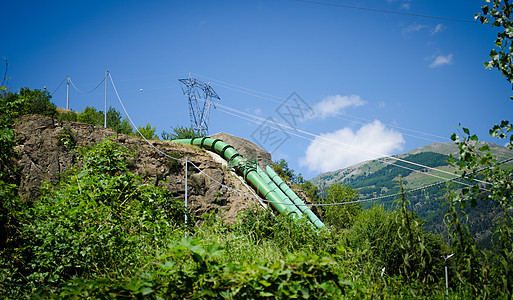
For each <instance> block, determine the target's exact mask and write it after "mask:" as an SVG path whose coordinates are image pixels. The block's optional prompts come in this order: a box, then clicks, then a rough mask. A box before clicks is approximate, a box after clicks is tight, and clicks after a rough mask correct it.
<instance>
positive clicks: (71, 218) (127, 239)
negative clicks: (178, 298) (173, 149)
mask: <svg viewBox="0 0 513 300" xmlns="http://www.w3.org/2000/svg"><path fill="white" fill-rule="evenodd" d="M129 156H130V153H129V152H128V151H127V150H126V149H124V148H122V147H120V146H118V145H117V144H115V143H114V142H112V141H104V142H102V143H100V144H98V145H97V146H95V147H92V148H91V149H86V150H83V151H82V153H81V159H80V163H81V165H80V167H75V168H73V169H72V170H71V171H70V172H69V174H67V176H66V177H65V178H64V179H63V180H62V181H61V182H60V183H59V184H58V185H46V186H45V187H44V188H43V196H42V197H41V200H40V201H37V202H35V203H34V205H33V207H32V208H31V209H29V210H27V211H26V212H25V213H24V215H23V220H24V225H23V226H22V228H21V231H22V239H23V242H24V248H23V253H22V255H23V260H24V264H23V266H20V269H19V272H20V273H21V274H22V275H23V278H24V279H26V280H27V281H28V283H30V284H37V285H48V284H52V285H55V284H60V283H62V282H63V281H64V280H69V279H71V278H73V277H77V276H78V277H81V278H96V277H99V276H100V277H101V276H109V277H113V278H115V277H118V276H121V277H123V276H128V275H129V274H131V273H132V272H134V271H135V270H137V268H139V267H142V265H144V264H145V263H146V262H147V261H148V260H149V259H151V258H152V257H153V256H154V255H155V254H156V252H155V251H157V249H159V248H165V247H166V246H167V243H168V241H169V237H170V236H171V233H172V230H173V228H177V226H178V225H179V222H180V221H181V220H183V214H184V211H183V205H182V203H180V202H178V201H175V200H173V199H172V198H171V197H170V195H169V193H168V192H166V191H165V190H163V189H160V188H158V187H155V186H154V185H152V184H147V183H144V182H142V180H141V179H140V178H138V177H136V176H134V175H133V174H132V173H130V172H128V171H127V169H126V166H127V162H128V158H129Z"/></svg>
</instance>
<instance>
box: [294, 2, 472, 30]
mask: <svg viewBox="0 0 513 300" xmlns="http://www.w3.org/2000/svg"><path fill="white" fill-rule="evenodd" d="M296 1H298V2H304V3H312V4H319V5H327V6H336V7H343V8H351V9H359V10H366V11H373V12H379V13H387V14H396V15H406V16H412V17H420V18H429V19H437V20H445V21H456V22H465V23H472V24H481V23H480V22H476V21H471V20H465V19H456V18H446V17H437V16H430V15H423V14H414V13H407V12H400V11H393V10H384V9H375V8H368V7H361V6H351V5H344V4H338V3H328V2H319V1H309V0H296Z"/></svg>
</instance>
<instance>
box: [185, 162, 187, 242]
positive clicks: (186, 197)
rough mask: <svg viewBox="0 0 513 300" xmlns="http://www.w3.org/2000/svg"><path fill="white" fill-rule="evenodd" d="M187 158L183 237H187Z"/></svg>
mask: <svg viewBox="0 0 513 300" xmlns="http://www.w3.org/2000/svg"><path fill="white" fill-rule="evenodd" d="M187 167H188V166H187V157H186V158H185V237H187V230H188V229H187V200H188V199H187V196H188V195H187Z"/></svg>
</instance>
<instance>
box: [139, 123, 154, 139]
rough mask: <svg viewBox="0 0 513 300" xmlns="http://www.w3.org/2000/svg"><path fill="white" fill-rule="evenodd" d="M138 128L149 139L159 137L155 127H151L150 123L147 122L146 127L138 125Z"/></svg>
mask: <svg viewBox="0 0 513 300" xmlns="http://www.w3.org/2000/svg"><path fill="white" fill-rule="evenodd" d="M137 130H138V131H139V132H140V133H141V134H142V136H143V137H144V138H146V139H148V140H151V139H157V140H158V139H159V137H158V136H157V135H156V134H155V130H156V128H155V127H151V125H150V123H146V126H144V127H141V126H139V127H137Z"/></svg>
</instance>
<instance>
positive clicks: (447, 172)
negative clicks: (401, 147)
mask: <svg viewBox="0 0 513 300" xmlns="http://www.w3.org/2000/svg"><path fill="white" fill-rule="evenodd" d="M216 105H217V106H219V107H222V108H225V109H228V110H231V111H234V112H236V113H239V114H243V115H245V116H248V117H250V118H254V119H257V120H259V121H260V122H262V123H259V122H258V121H256V120H250V119H246V120H248V121H251V122H254V123H257V124H264V125H265V124H267V123H268V122H266V121H267V120H266V119H264V118H262V117H258V116H255V115H252V114H248V113H246V112H243V111H240V110H238V109H235V108H231V107H229V106H226V105H222V104H220V103H216ZM244 119H245V118H244ZM274 123H275V124H276V126H277V127H275V128H274V129H278V130H282V131H283V128H286V129H290V130H292V131H296V132H300V133H302V134H306V135H309V136H312V137H314V138H316V139H318V140H317V141H319V139H320V140H325V141H327V142H331V143H334V144H339V145H341V146H344V147H345V148H343V149H345V150H348V151H352V152H358V153H359V152H362V151H363V152H367V153H371V154H374V155H378V156H381V157H385V158H390V159H393V160H397V161H400V162H403V163H407V164H410V165H414V166H418V167H421V168H426V169H429V170H433V171H437V172H440V173H445V174H449V175H451V176H453V175H454V174H453V173H451V172H449V171H445V170H441V169H436V168H433V167H429V166H426V165H422V164H419V163H415V162H411V161H407V160H404V159H401V158H398V157H395V156H391V155H386V154H383V153H379V152H375V151H371V150H368V149H365V148H362V147H357V146H353V145H349V144H346V143H342V142H341V141H338V140H334V139H330V138H326V137H323V136H322V135H318V134H314V133H311V132H308V131H305V130H302V129H298V128H293V127H291V126H289V125H287V124H283V123H278V122H276V121H274ZM286 132H287V133H289V134H292V135H295V136H298V137H301V138H305V137H303V136H301V135H298V134H295V133H293V132H290V131H286ZM305 139H308V138H305ZM309 140H311V139H309ZM326 145H330V146H332V145H331V144H329V143H328V144H326ZM348 148H352V149H353V150H350V149H348ZM397 166H399V167H400V165H397ZM432 175H434V174H429V173H426V176H432ZM474 180H475V181H478V182H481V183H485V184H489V183H488V182H484V181H481V180H478V179H474Z"/></svg>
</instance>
